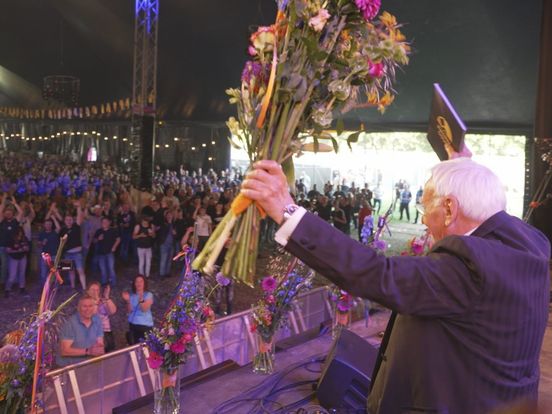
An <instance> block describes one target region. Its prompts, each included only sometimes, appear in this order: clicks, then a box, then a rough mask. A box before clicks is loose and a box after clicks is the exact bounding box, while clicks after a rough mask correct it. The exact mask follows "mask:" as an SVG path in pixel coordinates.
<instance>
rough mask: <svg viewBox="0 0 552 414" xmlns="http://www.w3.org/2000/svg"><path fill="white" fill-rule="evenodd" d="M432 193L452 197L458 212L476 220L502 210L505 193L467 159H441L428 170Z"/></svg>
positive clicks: (493, 178)
mask: <svg viewBox="0 0 552 414" xmlns="http://www.w3.org/2000/svg"><path fill="white" fill-rule="evenodd" d="M428 185H429V186H432V187H433V189H434V191H435V196H437V197H439V196H441V197H442V196H449V195H452V196H454V197H456V199H457V200H458V203H459V207H460V210H461V211H462V213H463V214H464V215H465V216H466V217H468V218H470V219H472V220H476V221H479V222H484V221H485V220H487V219H488V218H489V217H491V216H492V215H494V214H496V213H498V212H499V211H503V210H505V209H506V193H505V191H504V186H503V185H502V183H501V182H500V179H499V178H498V177H497V176H496V175H495V173H493V172H492V171H491V170H490V169H488V168H487V167H485V166H483V165H481V164H478V163H476V162H474V161H472V160H471V159H470V158H457V159H454V160H448V161H443V162H441V163H439V164H437V165H435V166H434V167H433V168H432V169H431V178H430V180H429V182H428Z"/></svg>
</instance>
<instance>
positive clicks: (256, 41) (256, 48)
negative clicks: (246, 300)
mask: <svg viewBox="0 0 552 414" xmlns="http://www.w3.org/2000/svg"><path fill="white" fill-rule="evenodd" d="M380 1H381V0H278V1H277V3H278V14H277V17H276V22H275V23H274V24H273V25H271V26H267V27H259V28H258V30H257V31H256V32H255V33H253V34H252V35H251V38H250V41H251V44H250V45H249V48H248V52H249V55H250V60H248V61H247V62H246V63H245V66H244V69H243V72H242V78H241V85H240V87H239V88H235V89H228V90H227V91H226V92H227V94H228V95H229V96H230V102H231V103H233V104H235V105H236V107H237V118H234V117H231V118H230V119H229V120H228V122H227V125H228V128H229V130H230V132H231V133H232V138H230V142H231V144H232V145H233V146H235V147H239V148H244V149H245V150H246V151H247V153H248V156H249V160H250V162H251V164H253V163H254V162H255V161H257V160H263V159H268V160H275V161H277V162H279V163H280V164H281V165H282V168H283V169H284V172H285V173H286V175H287V178H288V182H289V183H290V186H292V185H293V183H294V177H293V175H294V174H293V163H292V158H291V157H292V155H293V154H295V153H298V152H299V151H300V150H301V147H302V145H303V142H304V140H305V139H306V138H307V137H309V136H310V137H313V139H314V144H315V149H316V148H317V147H318V142H319V139H330V140H331V142H332V144H333V146H334V149H335V150H337V149H338V143H337V141H336V139H335V138H334V137H333V136H331V135H330V134H328V133H327V132H325V129H327V128H329V127H330V126H331V124H332V121H333V118H334V115H337V114H338V113H339V112H341V113H343V112H346V111H348V110H350V109H353V108H355V107H359V106H374V107H377V108H378V109H379V110H380V111H381V112H383V111H384V110H385V108H386V107H387V106H388V105H389V104H391V103H392V102H393V99H394V91H393V81H394V79H395V73H396V70H397V68H399V67H401V66H404V65H406V64H407V63H408V55H409V53H410V47H409V44H408V43H407V42H406V39H405V36H404V35H403V34H402V33H401V31H400V25H399V24H398V23H397V21H396V19H395V17H394V16H392V15H391V14H389V13H387V12H383V13H382V14H381V15H380V16H379V18H377V19H376V16H377V14H378V12H379V8H380ZM336 128H337V131H338V133H339V134H341V133H342V132H343V129H344V126H343V121H342V120H338V122H337V126H336ZM360 132H361V131H359V132H353V133H351V134H350V135H349V136H348V138H347V142H348V144H349V145H350V144H351V143H352V142H356V141H357V140H358V137H359V134H360ZM263 216H264V212H263V211H262V210H261V209H260V208H258V207H257V206H255V205H252V202H251V200H249V199H247V198H246V197H244V196H243V195H239V196H238V197H237V198H236V199H235V200H234V202H233V203H232V208H231V209H230V211H229V213H228V214H227V215H226V216H225V217H224V219H223V220H222V222H221V223H220V225H219V226H217V228H216V229H215V231H214V232H213V234H212V235H211V238H210V239H209V241H208V242H207V244H206V246H205V247H204V249H203V251H202V252H201V254H200V255H199V256H198V257H197V258H196V260H195V262H194V267H195V268H196V269H200V270H202V271H204V272H205V273H210V274H212V273H213V272H214V264H215V261H216V259H217V257H218V255H219V254H220V252H221V250H222V248H223V246H224V243H225V241H226V240H227V239H228V237H229V236H231V238H232V243H231V245H230V248H229V251H228V253H227V254H226V257H225V261H224V266H223V268H222V272H223V273H224V274H232V275H235V277H236V278H237V279H238V280H241V281H243V282H245V283H247V284H248V285H250V286H253V278H254V275H255V261H256V257H257V251H258V238H259V223H260V219H261V218H262V217H263Z"/></svg>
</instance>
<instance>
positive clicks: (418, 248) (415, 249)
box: [411, 240, 424, 256]
mask: <svg viewBox="0 0 552 414" xmlns="http://www.w3.org/2000/svg"><path fill="white" fill-rule="evenodd" d="M411 250H412V254H414V255H415V256H421V255H422V254H423V253H424V245H423V244H422V243H420V242H419V241H417V240H414V241H412V246H411Z"/></svg>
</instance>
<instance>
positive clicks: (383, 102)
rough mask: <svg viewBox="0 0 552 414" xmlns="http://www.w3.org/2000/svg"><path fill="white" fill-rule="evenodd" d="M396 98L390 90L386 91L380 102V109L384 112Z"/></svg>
mask: <svg viewBox="0 0 552 414" xmlns="http://www.w3.org/2000/svg"><path fill="white" fill-rule="evenodd" d="M394 100H395V96H394V95H391V94H390V93H389V91H387V92H385V95H383V96H382V97H381V98H380V100H379V102H378V111H380V113H382V114H383V113H384V112H385V108H387V107H388V106H389V105H391V104H392V103H393V101H394Z"/></svg>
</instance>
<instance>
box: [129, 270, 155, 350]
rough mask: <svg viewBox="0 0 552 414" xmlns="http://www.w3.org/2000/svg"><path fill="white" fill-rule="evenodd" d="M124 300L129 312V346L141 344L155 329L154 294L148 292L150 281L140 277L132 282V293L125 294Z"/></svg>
mask: <svg viewBox="0 0 552 414" xmlns="http://www.w3.org/2000/svg"><path fill="white" fill-rule="evenodd" d="M122 297H123V300H124V301H125V302H126V307H127V311H128V326H129V332H130V335H129V338H127V339H128V342H129V345H134V344H137V343H138V342H140V341H141V340H142V339H143V338H144V335H145V334H146V333H147V332H149V331H151V330H152V329H153V315H152V313H151V305H153V294H152V293H151V292H148V281H147V279H146V278H145V277H144V276H142V275H138V276H136V277H135V278H134V281H133V282H132V293H128V292H126V291H125V292H123V293H122Z"/></svg>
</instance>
